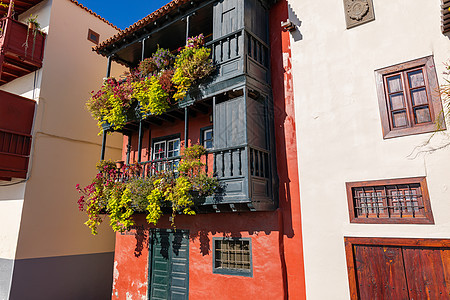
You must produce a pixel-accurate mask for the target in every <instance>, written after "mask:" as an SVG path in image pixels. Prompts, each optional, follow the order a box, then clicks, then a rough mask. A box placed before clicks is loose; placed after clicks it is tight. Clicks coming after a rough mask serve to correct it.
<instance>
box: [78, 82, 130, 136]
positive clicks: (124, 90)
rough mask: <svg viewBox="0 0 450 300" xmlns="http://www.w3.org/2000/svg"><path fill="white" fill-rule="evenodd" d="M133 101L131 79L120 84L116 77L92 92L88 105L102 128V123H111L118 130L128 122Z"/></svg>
mask: <svg viewBox="0 0 450 300" xmlns="http://www.w3.org/2000/svg"><path fill="white" fill-rule="evenodd" d="M133 102H134V99H133V98H132V97H131V84H130V81H129V80H127V81H126V82H123V83H120V84H119V83H118V82H117V81H116V80H115V79H114V78H108V79H107V80H106V81H105V82H104V83H103V86H102V88H101V89H100V90H99V91H98V92H96V93H94V92H92V94H91V98H90V99H89V100H88V102H87V103H86V107H87V109H88V110H89V111H90V112H91V114H92V116H93V117H94V119H96V120H97V121H98V126H99V127H100V129H101V128H102V124H105V123H109V124H110V125H111V126H112V128H113V129H114V130H118V129H121V128H123V126H124V125H125V124H126V121H127V118H126V113H127V111H128V109H129V108H130V107H131V104H132V103H133ZM100 133H101V132H100Z"/></svg>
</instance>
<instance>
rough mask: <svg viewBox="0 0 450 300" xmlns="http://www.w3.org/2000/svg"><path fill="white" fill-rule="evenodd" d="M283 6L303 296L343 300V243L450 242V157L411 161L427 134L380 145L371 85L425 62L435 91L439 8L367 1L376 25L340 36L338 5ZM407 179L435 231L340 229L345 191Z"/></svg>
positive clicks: (449, 44)
mask: <svg viewBox="0 0 450 300" xmlns="http://www.w3.org/2000/svg"><path fill="white" fill-rule="evenodd" d="M288 2H289V4H290V7H291V12H290V14H291V16H290V18H291V19H293V20H295V18H298V20H300V21H301V26H300V27H299V32H300V34H301V35H299V34H298V33H294V34H293V35H292V40H291V46H292V60H293V61H292V63H293V70H294V71H293V78H294V95H295V105H296V122H297V141H298V149H299V150H298V155H299V173H300V193H301V198H300V199H301V206H302V226H303V239H304V255H305V268H306V285H307V295H308V299H348V297H349V291H348V278H347V269H346V261H345V252H344V239H343V237H344V236H361V237H365V236H369V237H371V236H376V237H418V238H427V237H436V238H450V201H449V195H450V194H449V190H448V188H449V181H448V178H449V176H450V171H449V170H450V159H449V157H450V149H443V150H440V151H437V152H435V153H426V154H420V155H418V156H417V157H416V156H415V155H411V153H416V152H417V149H416V147H418V146H420V145H422V144H423V143H424V142H426V141H427V140H428V139H429V138H430V136H431V134H420V135H413V136H405V137H398V138H392V139H389V140H384V139H383V136H382V130H381V119H380V113H379V108H378V99H377V93H376V86H375V77H374V70H376V69H379V68H383V67H387V66H391V65H395V64H398V63H402V62H406V61H409V60H413V59H416V58H421V57H424V56H428V55H434V61H435V64H436V69H437V73H438V78H439V80H440V83H443V82H444V81H443V80H442V79H443V75H442V72H443V71H444V66H443V64H442V62H444V61H446V60H447V59H448V58H449V49H450V41H449V39H448V38H447V37H446V36H444V35H443V34H442V33H441V31H440V1H407V0H401V1H383V0H374V1H373V2H374V10H375V18H376V19H375V21H373V22H370V23H367V24H364V25H361V26H359V27H355V28H353V29H349V30H347V29H346V24H345V16H344V6H343V1H342V0H340V1H325V0H314V1H313V0H302V1H297V0H289V1H288ZM447 127H449V124H447ZM446 134H447V133H445V134H441V133H439V134H436V135H435V136H434V137H433V139H432V145H434V146H437V145H440V144H442V143H444V142H449V138H448V135H446ZM415 176H426V177H427V182H428V188H429V193H430V198H431V205H432V211H433V214H434V219H435V225H368V224H350V223H349V214H348V208H347V198H346V191H345V182H350V181H361V180H375V179H390V178H402V177H415ZM324 284H325V285H326V288H324Z"/></svg>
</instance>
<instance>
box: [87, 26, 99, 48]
mask: <svg viewBox="0 0 450 300" xmlns="http://www.w3.org/2000/svg"><path fill="white" fill-rule="evenodd" d="M91 35H93V36H95V37H96V38H97V40H94V39H92V38H91ZM87 39H88V41H91V42H93V43H94V44H96V45H98V44H99V43H100V34H99V33H97V32H95V31H94V30H92V29H90V28H89V29H88V35H87Z"/></svg>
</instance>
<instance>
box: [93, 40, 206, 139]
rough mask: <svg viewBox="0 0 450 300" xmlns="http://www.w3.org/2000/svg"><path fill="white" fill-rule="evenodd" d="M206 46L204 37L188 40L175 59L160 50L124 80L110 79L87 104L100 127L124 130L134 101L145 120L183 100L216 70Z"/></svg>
mask: <svg viewBox="0 0 450 300" xmlns="http://www.w3.org/2000/svg"><path fill="white" fill-rule="evenodd" d="M203 45H204V37H203V35H199V36H197V37H193V38H189V39H188V41H187V45H186V46H185V47H183V48H182V49H181V51H180V52H179V54H178V55H177V56H176V57H174V55H172V53H170V51H169V50H167V49H163V48H159V47H158V50H157V51H156V52H155V53H154V54H153V55H152V57H150V58H146V59H144V60H143V61H141V63H140V64H139V67H138V68H137V70H134V71H132V72H131V74H129V75H128V76H127V77H126V79H125V80H122V81H120V82H119V81H117V80H116V79H114V78H109V79H107V80H106V81H105V82H104V83H103V86H102V87H101V89H100V90H99V91H98V92H92V94H91V98H90V99H89V100H88V102H87V103H86V106H87V108H88V110H89V111H90V112H91V114H92V116H93V117H94V118H95V119H96V120H97V121H98V125H99V127H100V128H102V124H105V123H108V124H110V125H111V127H112V129H114V130H120V129H122V128H123V127H124V126H125V124H126V122H128V121H129V120H128V119H127V112H128V111H129V110H130V108H131V105H132V103H133V102H134V101H138V103H139V106H140V108H141V113H142V114H143V117H145V116H146V115H148V114H154V115H159V114H163V113H165V112H166V111H167V110H168V109H170V107H171V105H172V104H173V103H174V102H175V101H177V100H181V99H183V98H184V97H185V96H186V93H187V92H188V91H189V89H190V88H191V87H192V86H193V85H194V84H196V83H198V81H199V80H201V79H203V78H204V77H206V76H208V75H210V74H211V72H212V71H213V70H214V66H213V63H212V60H211V59H210V58H209V57H210V53H211V51H210V50H209V49H207V48H205V47H204V46H203ZM172 99H173V100H174V101H172Z"/></svg>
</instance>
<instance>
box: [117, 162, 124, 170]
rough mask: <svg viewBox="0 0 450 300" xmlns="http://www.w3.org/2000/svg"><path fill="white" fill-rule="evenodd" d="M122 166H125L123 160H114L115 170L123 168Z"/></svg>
mask: <svg viewBox="0 0 450 300" xmlns="http://www.w3.org/2000/svg"><path fill="white" fill-rule="evenodd" d="M124 164H125V162H124V161H123V160H116V167H117V169H119V170H121V169H122V168H123V165H124Z"/></svg>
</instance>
